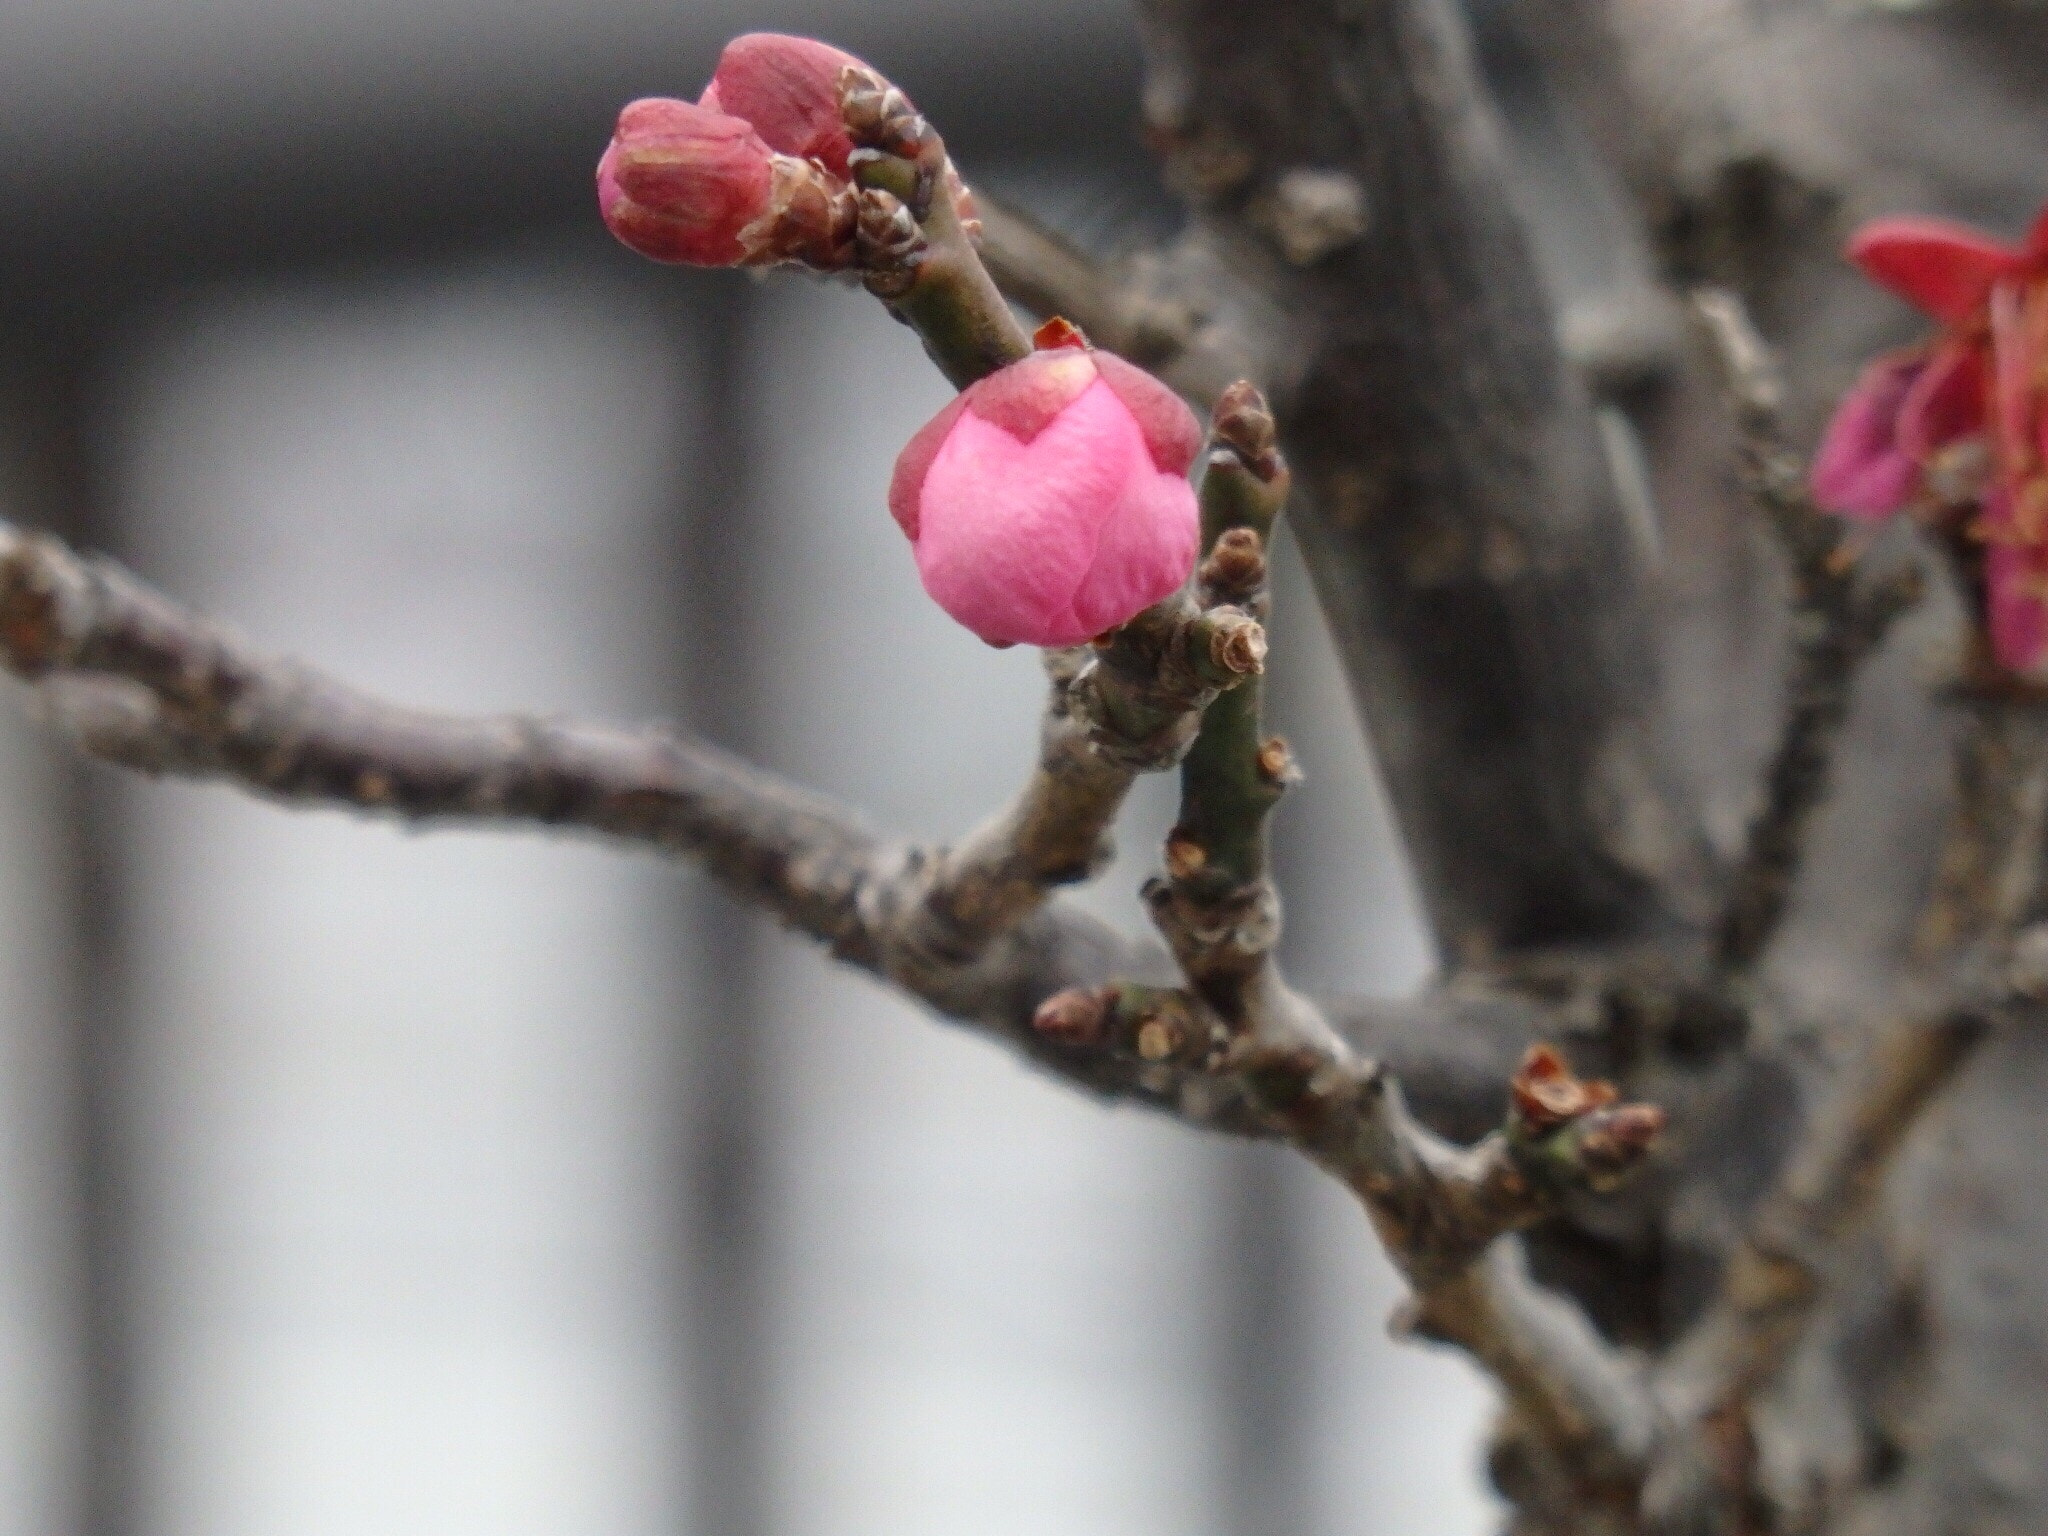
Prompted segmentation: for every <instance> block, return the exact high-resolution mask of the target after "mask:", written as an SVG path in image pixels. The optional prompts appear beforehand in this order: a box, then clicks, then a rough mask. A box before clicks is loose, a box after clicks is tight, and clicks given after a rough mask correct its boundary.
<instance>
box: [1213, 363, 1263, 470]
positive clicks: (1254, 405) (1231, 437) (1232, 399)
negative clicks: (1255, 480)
mask: <svg viewBox="0 0 2048 1536" xmlns="http://www.w3.org/2000/svg"><path fill="white" fill-rule="evenodd" d="M1210 424H1211V430H1212V432H1213V434H1214V436H1215V439H1216V441H1217V442H1218V443H1220V444H1222V445H1223V446H1224V447H1227V448H1229V449H1231V450H1232V451H1234V452H1235V453H1236V454H1237V455H1238V457H1239V458H1241V459H1243V460H1244V462H1245V463H1246V464H1247V465H1249V466H1250V467H1251V469H1252V470H1253V471H1254V472H1256V473H1257V474H1258V476H1259V478H1260V479H1262V480H1270V479H1272V477H1273V475H1274V473H1275V472H1276V471H1277V470H1278V468H1279V456H1278V451H1277V450H1278V447H1279V438H1278V435H1277V434H1276V432H1275V429H1274V424H1273V412H1272V410H1271V408H1270V407H1268V406H1267V404H1266V397H1265V396H1264V395H1262V394H1260V393H1259V391H1258V390H1257V389H1256V388H1255V387H1254V386H1253V385H1252V383H1251V381H1250V380H1248V379H1239V380H1238V381H1237V382H1236V383H1235V384H1232V385H1230V386H1229V387H1228V388H1227V389H1225V390H1224V391H1223V393H1222V394H1220V395H1218V396H1217V397H1216V406H1215V409H1214V411H1213V412H1212V413H1211V415H1210Z"/></svg>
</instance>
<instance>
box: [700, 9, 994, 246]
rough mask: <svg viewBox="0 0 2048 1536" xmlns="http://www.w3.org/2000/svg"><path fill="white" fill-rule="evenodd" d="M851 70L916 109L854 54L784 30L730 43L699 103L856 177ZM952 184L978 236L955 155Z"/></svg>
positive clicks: (839, 175)
mask: <svg viewBox="0 0 2048 1536" xmlns="http://www.w3.org/2000/svg"><path fill="white" fill-rule="evenodd" d="M848 69H851V70H855V71H857V72H858V73H859V74H860V75H861V76H863V77H866V78H867V79H869V80H871V81H872V82H873V83H874V84H875V85H876V87H877V89H878V91H879V93H880V94H881V95H882V96H884V97H887V98H888V99H891V100H894V101H895V102H897V103H898V105H900V106H901V107H902V108H903V109H904V110H906V111H908V112H910V113H912V114H913V115H914V114H915V112H916V108H915V107H913V106H911V104H910V102H909V100H908V99H907V98H905V97H904V96H903V95H902V93H901V91H899V90H898V89H897V88H896V87H894V86H891V85H890V84H889V83H888V82H887V81H886V80H883V79H882V77H881V76H880V75H878V74H876V73H875V72H874V71H873V70H872V69H870V68H869V67H868V66H867V65H866V64H864V63H862V62H861V61H860V60H859V59H857V58H855V57H854V56H853V55H852V54H850V53H847V52H844V51H843V50H841V49H838V48H834V47H833V46H832V45H831V44H829V43H821V42H818V41H817V40H816V39H815V38H809V37H790V36H787V35H785V34H783V33H780V32H749V33H747V34H746V35H745V36H744V37H736V38H734V39H733V40H732V41H731V42H729V43H727V44H726V45H725V52H724V53H722V54H720V55H719V56H718V68H717V69H716V70H715V71H713V72H712V76H711V83H710V84H709V85H707V86H705V87H704V94H703V95H702V96H701V97H699V98H698V103H699V105H701V106H705V107H710V108H712V109H714V110H716V111H719V112H725V113H728V114H730V115H731V116H733V117H737V118H741V119H743V120H744V121H746V122H748V123H750V124H752V125H753V128H754V131H755V132H756V133H758V134H760V135H761V141H762V142H763V143H764V144H766V145H767V146H768V147H769V148H770V149H772V150H774V151H775V152H776V153H778V154H783V155H790V156H792V157H794V158H796V159H798V160H809V161H813V162H815V163H816V164H817V165H818V166H819V167H821V168H822V169H823V170H824V171H825V172H826V173H827V174H828V175H830V176H831V177H832V178H833V179H834V180H836V181H842V182H844V181H850V180H852V176H853V173H852V170H851V168H850V166H849V161H850V158H851V156H852V154H853V152H854V150H855V148H856V147H858V146H856V144H855V143H854V139H853V136H852V134H851V133H849V132H848V130H847V124H846V112H845V107H844V90H843V86H844V81H843V78H842V76H843V73H844V71H846V70H848ZM944 184H945V188H946V193H947V195H948V196H949V197H951V198H952V200H953V209H954V212H955V214H956V215H957V216H958V217H959V219H960V222H961V223H962V224H963V225H965V226H967V228H968V233H969V235H970V237H971V236H975V235H978V234H979V233H980V231H981V221H980V213H979V211H978V209H977V208H976V205H975V201H974V194H973V193H972V192H970V191H969V190H968V189H967V187H966V185H965V183H963V182H962V181H961V180H960V175H959V172H957V171H956V170H955V169H954V168H953V164H952V162H951V161H948V162H947V163H946V168H945V173H944Z"/></svg>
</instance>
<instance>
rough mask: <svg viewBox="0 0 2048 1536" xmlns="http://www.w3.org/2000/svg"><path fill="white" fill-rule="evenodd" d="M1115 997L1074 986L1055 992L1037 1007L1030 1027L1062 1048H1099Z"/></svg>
mask: <svg viewBox="0 0 2048 1536" xmlns="http://www.w3.org/2000/svg"><path fill="white" fill-rule="evenodd" d="M1114 996H1115V994H1114V993H1112V992H1109V991H1091V990H1090V989H1088V988H1086V987H1073V988H1070V989H1069V990H1067V991H1065V992H1055V993H1054V994H1053V995H1052V996H1051V997H1048V998H1047V999H1046V1000H1045V1001H1044V1002H1042V1003H1040V1004H1039V1005H1038V1010H1037V1012H1035V1013H1033V1014H1032V1016H1031V1027H1032V1028H1033V1029H1035V1030H1036V1031H1038V1033H1039V1034H1041V1035H1043V1036H1045V1037H1046V1039H1048V1040H1057V1041H1058V1042H1059V1043H1060V1044H1062V1045H1075V1046H1081V1045H1100V1044H1101V1043H1102V1039H1103V1036H1104V1035H1105V1034H1106V1033H1107V1031H1108V1027H1109V1013H1110V1009H1111V1007H1112V1006H1113V1002H1114Z"/></svg>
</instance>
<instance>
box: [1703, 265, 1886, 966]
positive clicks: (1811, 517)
mask: <svg viewBox="0 0 2048 1536" xmlns="http://www.w3.org/2000/svg"><path fill="white" fill-rule="evenodd" d="M1693 305H1694V308H1695V310H1696V311H1697V312H1698V314H1699V317H1700V319H1701V321H1702V323H1703V329H1704V331H1705V333H1706V335H1707V337H1708V339H1709V341H1710V342H1711V344H1712V346H1713V349H1714V352H1715V355H1716V359H1717V361H1718V362H1719V364H1720V367H1721V373H1722V377H1723V380H1724V382H1725V385H1726V388H1727V392H1728V397H1729V400H1730V403H1731V405H1732V406H1733V408H1734V414H1735V422H1736V428H1737V431H1738V452H1739V456H1740V457H1739V467H1740V472H1741V476H1742V484H1743V489H1744V491H1745V492H1746V494H1747V495H1748V497H1749V499H1750V502H1751V504H1752V505H1753V506H1754V507H1755V508H1756V510H1757V511H1758V512H1759V513H1760V514H1761V515H1762V516H1763V517H1764V519H1765V520H1766V521H1767V522H1768V523H1769V525H1770V528H1771V531H1772V533H1774V534H1775V535H1776V536H1777V539H1778V542H1779V544H1780V545H1781V546H1782V547H1783V549H1784V551H1785V557H1786V561H1787V563H1788V565H1789V567H1790V575H1791V579H1792V657H1791V662H1790V664H1789V666H1788V668H1787V672H1786V680H1785V722H1784V726H1783V728H1782V730H1781V732H1780V734H1779V738H1778V746H1777V750H1776V751H1775V752H1774V753H1773V754H1772V757H1771V762H1770V767H1769V769H1768V771H1767V772H1766V774H1765V778H1764V803H1763V805H1762V807H1761V808H1760V809H1759V810H1758V812H1757V815H1756V818H1755V820H1754V821H1752V822H1751V823H1750V827H1749V836H1748V840H1747V842H1746V843H1745V845H1744V847H1743V851H1742V856H1741V858H1740V860H1739V861H1738V863H1737V864H1736V867H1735V870H1734V873H1733V876H1732V878H1731V880H1730V883H1729V887H1728V893H1727V897H1726V901H1725V904H1724V906H1723V908H1722V913H1721V923H1720V931H1719V934H1718V935H1717V942H1716V958H1717V960H1718V962H1719V964H1720V966H1721V967H1722V968H1723V970H1725V971H1729V972H1739V971H1742V970H1745V969H1747V968H1748V967H1749V966H1751V965H1753V964H1754V963H1755V962H1756V961H1757V960H1758V958H1759V957H1761V956H1762V954H1763V952H1764V950H1765V948H1766V947H1767V946H1768V945H1769V943H1770V941H1771V938H1772V936H1773V935H1774V934H1775V933H1776V932H1777V930H1778V925H1779V923H1780V921H1781V920H1782V919H1783V917H1784V914H1785V907H1786V904H1787V902H1788V901H1789V900H1790V898H1791V893H1792V886H1793V882H1794V881H1795V880H1796V879H1797V878H1798V874H1799V867H1800V862H1801V859H1802V857H1803V856H1804V853H1805V848H1806V840H1807V835H1808V831H1809V827H1810V823H1811V821H1812V818H1813V813H1814V812H1815V810H1817V809H1818V808H1819V806H1820V803H1821V801H1822V799H1823V798H1824V797H1825V795H1826V793H1827V789H1828V783H1829V779H1830V776H1831V772H1832V769H1833V765H1834V753H1835V746H1836V743H1837V742H1838V740H1839V739H1840V737H1841V733H1842V726H1843V723H1844V722H1845V721H1846V720H1847V719H1848V716H1849V700H1850V695H1851V692H1852V690H1853V689H1854V687H1855V683H1856V675H1857V671H1858V669H1859V668H1860V667H1861V666H1862V664H1863V662H1864V661H1865V660H1866V659H1867V658H1868V657H1869V656H1870V654H1871V653H1872V652H1873V651H1875V650H1876V649H1877V647H1878V645H1879V644H1880V643H1882V641H1883V640H1884V637H1885V635H1886V634H1887V633H1888V632H1889V631H1890V629H1891V626H1892V624H1893V622H1894V621H1896V620H1897V619H1898V617H1899V616H1900V615H1901V614H1903V613H1904V612H1906V610H1907V609H1909V608H1910V607H1912V605H1913V604H1914V603H1915V602H1916V601H1918V599H1919V596H1920V591H1921V586H1922V577H1921V573H1920V570H1919V568H1918V567H1917V566H1906V567H1903V568H1901V569H1899V570H1896V571H1893V572H1891V573H1888V574H1886V575H1884V576H1881V577H1879V578H1878V579H1876V580H1875V581H1868V582H1866V581H1861V580H1859V574H1860V573H1859V571H1858V569H1857V564H1858V562H1857V558H1856V553H1855V551H1854V549H1853V548H1852V547H1851V546H1850V544H1849V543H1848V538H1847V532H1846V529H1845V527H1844V525H1843V523H1842V521H1841V519H1839V518H1835V517H1830V516H1829V515H1828V514H1827V513H1825V512H1823V511H1821V510H1820V508H1819V507H1817V506H1815V505H1814V502H1813V498H1812V496H1811V495H1810V494H1809V493H1808V491H1807V489H1806V474H1805V466H1804V464H1803V463H1802V461H1801V460H1800V458H1799V457H1798V455H1796V454H1794V453H1792V452H1791V451H1790V449H1789V448H1788V446H1787V438H1786V434H1785V429H1784V423H1783V420H1782V412H1783V408H1784V386H1783V382H1782V380H1781V379H1780V377H1779V374H1778V368H1777V364H1776V361H1775V359H1774V358H1773V356H1772V354H1771V351H1770V348H1769V347H1768V346H1766V345H1765V343H1764V340H1763V338H1762V337H1761V336H1760V335H1758V334H1757V331H1756V328H1755V327H1754V326H1753V325H1752V324H1751V323H1750V320H1749V315H1748V312H1747V311H1746V310H1745V309H1744V307H1743V304H1742V301H1741V299H1739V298H1738V297H1737V296H1736V295H1735V294H1733V293H1731V292H1729V291H1727V290H1725V289H1717V288H1707V289H1701V290H1700V291H1698V292H1697V293H1695V294H1694V296H1693Z"/></svg>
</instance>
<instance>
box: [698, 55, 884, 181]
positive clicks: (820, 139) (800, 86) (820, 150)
mask: <svg viewBox="0 0 2048 1536" xmlns="http://www.w3.org/2000/svg"><path fill="white" fill-rule="evenodd" d="M850 64H851V65H856V66H858V65H860V60H859V59H856V58H855V57H854V56H853V55H852V54H850V53H842V52H840V51H839V50H838V49H837V48H834V47H832V46H831V45H830V44H828V43H820V42H817V41H814V40H813V39H811V38H808V37H785V36H784V35H783V34H781V33H779V32H749V33H748V34H747V35H746V36H744V37H736V38H734V39H733V40H732V41H731V42H729V43H727V44H726V45H725V52H724V53H722V54H720V55H719V57H718V68H717V70H716V71H715V72H714V73H713V74H712V76H711V83H710V84H709V85H707V86H706V87H705V88H704V95H703V96H702V97H701V98H700V100H701V103H702V105H704V106H707V107H711V108H714V109H716V110H717V111H720V112H729V113H731V114H732V115H733V116H734V117H737V118H743V119H744V120H745V121H747V122H749V123H751V124H753V127H754V131H755V132H756V133H758V134H760V135H761V139H762V142H764V143H765V144H767V146H768V147H769V148H770V149H772V150H775V151H777V152H779V153H781V154H785V155H795V156H796V157H797V158H798V159H802V160H815V161H817V162H818V163H819V164H820V165H822V166H824V168H825V169H826V170H828V171H830V172H831V173H832V174H833V175H834V176H837V177H839V178H840V179H841V180H844V179H845V178H846V174H847V171H846V157H847V156H848V155H850V154H852V153H853V141H852V140H851V139H850V138H848V137H847V134H846V123H845V120H844V119H843V118H842V117H841V116H840V112H839V72H840V71H841V70H842V69H845V68H846V67H847V66H848V65H850Z"/></svg>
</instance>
